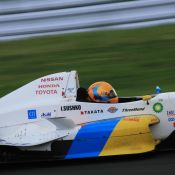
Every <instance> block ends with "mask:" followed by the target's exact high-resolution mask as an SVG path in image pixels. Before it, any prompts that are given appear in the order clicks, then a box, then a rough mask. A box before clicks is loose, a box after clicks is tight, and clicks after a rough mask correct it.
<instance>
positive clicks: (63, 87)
mask: <svg viewBox="0 0 175 175" xmlns="http://www.w3.org/2000/svg"><path fill="white" fill-rule="evenodd" d="M80 89H81V88H80V87H79V80H78V75H77V72H76V71H71V72H62V73H56V74H51V75H47V76H45V77H42V78H39V79H37V80H34V81H32V82H30V83H29V84H27V85H25V86H23V87H21V88H19V89H17V90H15V91H14V92H12V93H10V94H8V95H6V96H4V97H2V98H1V99H0V161H1V162H13V161H26V160H27V161H30V160H39V159H40V160H44V159H45V158H46V159H75V158H90V157H99V156H112V155H127V154H138V153H146V152H150V151H154V150H157V149H160V148H162V147H161V145H164V146H167V149H169V148H170V147H169V145H168V144H164V143H168V142H167V141H168V140H172V138H173V133H174V129H175V93H174V92H168V93H159V94H156V95H152V96H151V97H150V96H143V98H140V97H139V98H135V99H136V100H132V101H130V98H125V100H124V102H119V103H92V102H88V101H83V96H84V95H83V94H82V92H81V90H80ZM173 142H174V141H172V142H171V143H173ZM171 148H172V145H171Z"/></svg>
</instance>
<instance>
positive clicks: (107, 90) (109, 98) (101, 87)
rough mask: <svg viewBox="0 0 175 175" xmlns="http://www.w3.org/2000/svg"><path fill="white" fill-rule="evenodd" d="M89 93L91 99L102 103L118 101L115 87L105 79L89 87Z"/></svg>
mask: <svg viewBox="0 0 175 175" xmlns="http://www.w3.org/2000/svg"><path fill="white" fill-rule="evenodd" d="M88 95H89V98H90V100H91V101H94V102H100V103H118V97H117V93H116V92H115V90H114V88H113V87H112V86H111V85H110V84H109V83H107V82H105V81H100V82H96V83H94V84H92V85H91V86H90V87H89V88H88Z"/></svg>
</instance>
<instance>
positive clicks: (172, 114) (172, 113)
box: [167, 110, 175, 117]
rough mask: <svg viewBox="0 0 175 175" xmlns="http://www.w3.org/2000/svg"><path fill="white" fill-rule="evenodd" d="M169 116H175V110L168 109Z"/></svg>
mask: <svg viewBox="0 0 175 175" xmlns="http://www.w3.org/2000/svg"><path fill="white" fill-rule="evenodd" d="M167 116H168V117H175V112H174V110H171V111H167Z"/></svg>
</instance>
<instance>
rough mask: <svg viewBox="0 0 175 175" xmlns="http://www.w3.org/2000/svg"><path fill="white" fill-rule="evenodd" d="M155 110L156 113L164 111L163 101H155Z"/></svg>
mask: <svg viewBox="0 0 175 175" xmlns="http://www.w3.org/2000/svg"><path fill="white" fill-rule="evenodd" d="M153 111H154V112H156V113H160V112H162V111H163V105H162V103H155V104H154V105H153Z"/></svg>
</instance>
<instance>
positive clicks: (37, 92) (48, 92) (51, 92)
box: [36, 90, 58, 95]
mask: <svg viewBox="0 0 175 175" xmlns="http://www.w3.org/2000/svg"><path fill="white" fill-rule="evenodd" d="M52 94H58V92H57V90H36V95H52Z"/></svg>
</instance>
